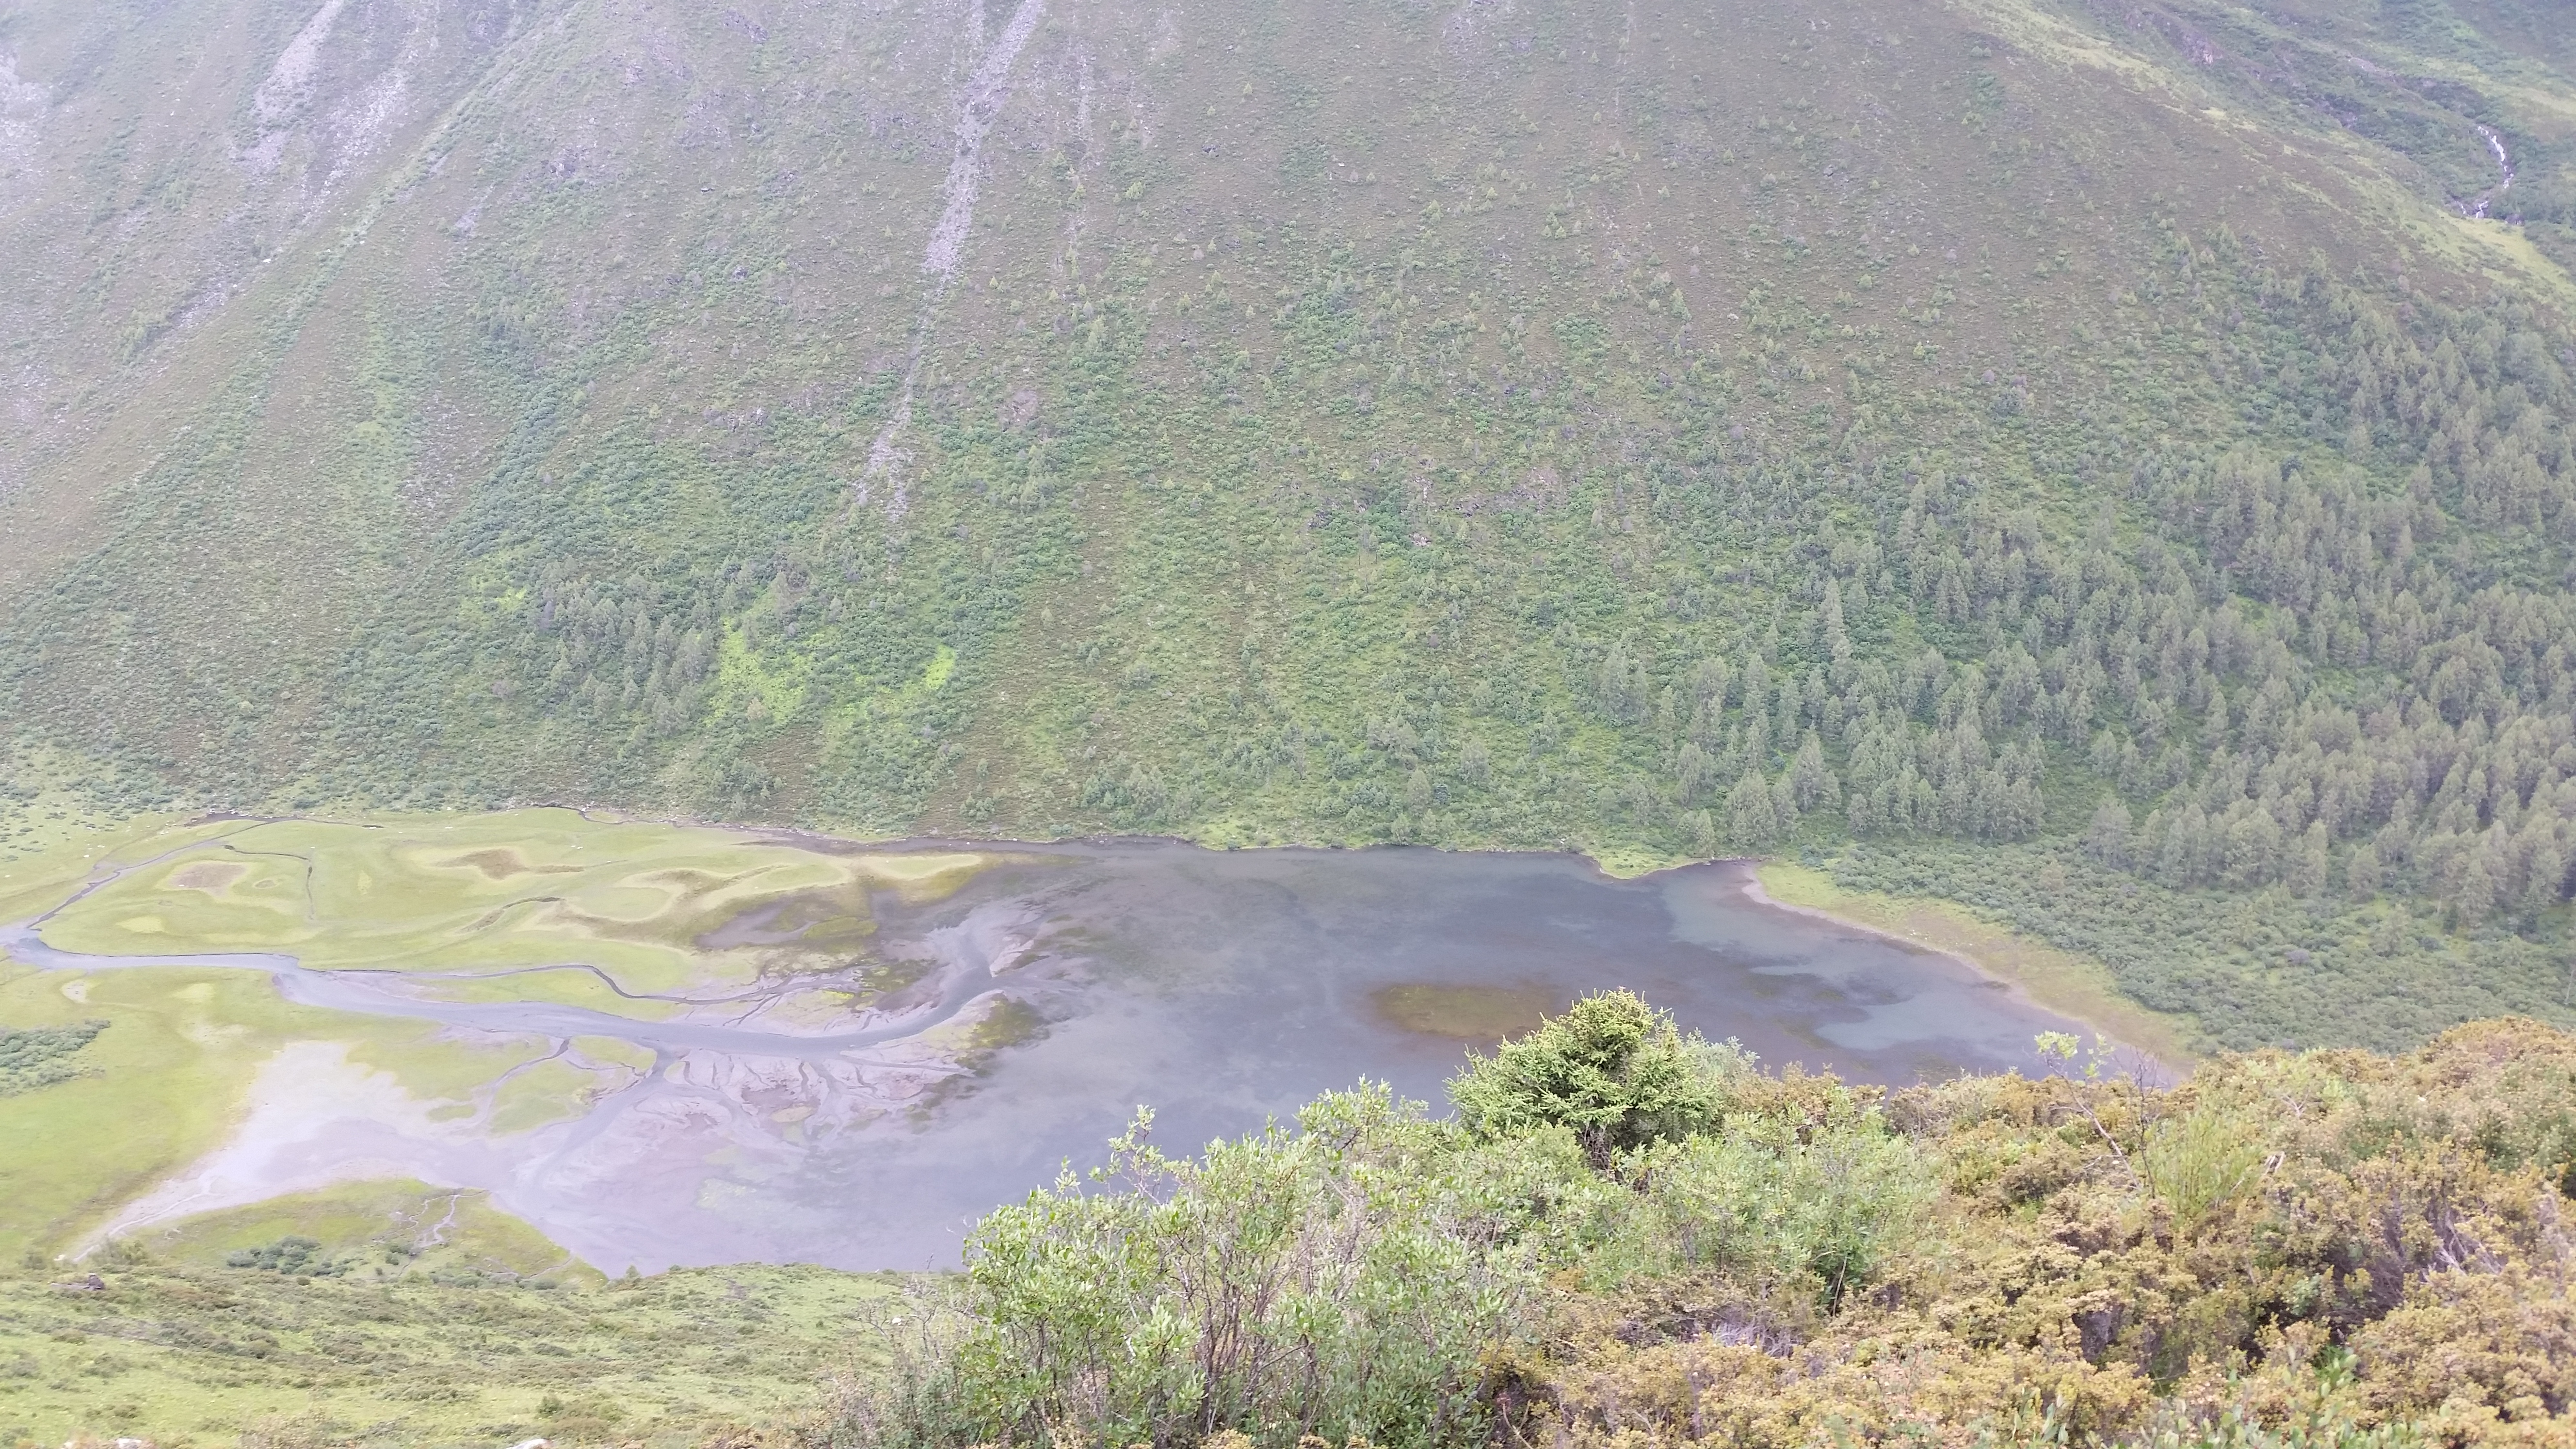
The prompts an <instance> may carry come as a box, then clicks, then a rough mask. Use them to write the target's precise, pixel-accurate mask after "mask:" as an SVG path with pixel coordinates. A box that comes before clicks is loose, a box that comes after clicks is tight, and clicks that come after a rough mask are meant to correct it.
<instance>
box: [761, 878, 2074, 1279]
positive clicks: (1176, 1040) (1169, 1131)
mask: <svg viewBox="0 0 2576 1449" xmlns="http://www.w3.org/2000/svg"><path fill="white" fill-rule="evenodd" d="M1045 850H1046V852H1047V857H1046V858H1047V863H1046V864H1043V865H1037V866H1006V867H1004V868H1002V869H999V870H995V871H991V872H988V873H987V874H986V875H985V876H983V877H982V878H981V879H979V880H978V882H977V883H976V884H975V885H974V886H973V887H970V889H969V890H968V891H967V892H966V893H965V894H964V895H963V896H961V897H959V898H957V899H953V900H950V901H948V902H945V903H943V904H942V905H940V906H939V907H937V908H935V909H933V910H931V911H928V912H925V913H923V916H922V917H921V918H920V919H919V920H917V921H914V922H910V923H905V924H907V925H909V926H910V927H911V929H913V930H916V931H923V933H924V934H927V933H928V932H927V930H925V928H929V929H932V930H935V929H936V927H935V926H933V925H932V923H933V922H934V921H938V922H957V921H973V920H975V919H977V918H978V916H979V914H980V915H981V916H982V917H983V918H984V919H986V920H991V919H992V918H993V916H994V914H995V913H996V912H997V911H1001V912H1023V911H1026V912H1032V913H1034V914H1035V916H1036V917H1037V918H1038V919H1040V920H1042V921H1043V922H1044V926H1043V928H1042V934H1040V936H1039V937H1038V940H1037V943H1036V950H1037V952H1038V954H1039V955H1040V956H1042V957H1053V958H1056V959H1060V960H1065V961H1071V962H1078V963H1080V969H1081V971H1082V972H1083V974H1084V975H1085V976H1086V977H1087V978H1088V979H1087V981H1086V982H1085V984H1084V985H1082V986H1081V987H1080V988H1078V989H1077V990H1076V991H1075V992H1074V993H1073V994H1072V999H1071V1002H1070V1004H1069V1008H1070V1009H1069V1014H1067V1015H1066V1016H1065V1017H1064V1018H1063V1019H1061V1020H1058V1021H1055V1022H1054V1023H1052V1024H1051V1025H1050V1027H1049V1028H1048V1031H1047V1034H1046V1036H1045V1037H1044V1038H1043V1039H1042V1040H1039V1041H1037V1042H1035V1043H1033V1044H1031V1045H1029V1046H1027V1047H1025V1048H1022V1049H1019V1050H1015V1051H1012V1052H1007V1053H1004V1054H1003V1055H1002V1056H1001V1057H1000V1058H999V1059H998V1060H997V1061H996V1062H995V1063H994V1065H993V1066H992V1067H991V1068H990V1069H988V1071H987V1072H986V1073H985V1074H984V1076H983V1077H982V1078H981V1079H980V1080H979V1081H978V1083H977V1085H976V1088H975V1090H974V1091H973V1092H972V1093H971V1094H970V1095H968V1096H966V1097H964V1098H962V1099H959V1100H956V1101H954V1102H952V1103H950V1104H948V1105H947V1106H946V1107H944V1108H943V1109H942V1110H941V1112H940V1114H939V1116H938V1120H937V1121H936V1123H935V1125H933V1126H931V1127H929V1128H927V1129H924V1130H917V1131H910V1132H903V1133H880V1134H874V1135H871V1136H870V1137H869V1138H867V1139H866V1140H861V1141H853V1142H851V1143H849V1144H848V1145H847V1146H846V1147H845V1148H843V1149H840V1150H835V1151H831V1152H825V1153H818V1154H816V1155H815V1157H814V1158H813V1159H812V1160H811V1161H809V1162H808V1164H807V1165H806V1166H805V1168H804V1170H803V1171H802V1172H801V1173H800V1174H798V1177H797V1180H796V1181H795V1182H794V1183H792V1184H790V1185H788V1190H787V1196H788V1197H789V1198H790V1199H791V1200H792V1201H793V1202H794V1203H796V1204H797V1205H798V1206H799V1207H800V1208H803V1209H805V1210H808V1211H812V1212H816V1213H829V1214H833V1215H835V1216H839V1217H841V1218H842V1219H843V1220H844V1221H846V1222H848V1223H849V1224H851V1226H852V1228H853V1229H854V1230H856V1231H860V1232H863V1233H864V1234H865V1235H866V1237H867V1240H868V1242H869V1243H870V1245H871V1247H870V1250H869V1253H868V1257H869V1259H870V1261H871V1262H872V1263H882V1264H883V1265H886V1266H916V1265H919V1264H921V1263H924V1262H948V1261H953V1258H954V1254H955V1253H956V1251H957V1245H958V1242H959V1238H958V1233H959V1232H960V1231H961V1230H962V1228H963V1227H964V1226H965V1224H966V1223H967V1222H969V1221H970V1220H971V1219H972V1217H973V1216H974V1215H975V1214H977V1213H979V1212H981V1211H983V1210H984V1209H986V1208H988V1207H990V1206H991V1205H992V1204H993V1203H995V1202H996V1201H998V1200H1002V1199H1005V1198H1010V1197H1015V1196H1017V1195H1019V1194H1020V1193H1023V1192H1025V1191H1026V1190H1027V1189H1028V1188H1030V1187H1032V1186H1036V1185H1038V1184H1039V1183H1041V1182H1044V1181H1046V1180H1048V1179H1050V1178H1052V1176H1053V1175H1054V1172H1055V1169H1056V1166H1057V1164H1058V1163H1059V1161H1061V1160H1063V1159H1066V1158H1068V1157H1069V1158H1071V1159H1072V1160H1073V1161H1074V1162H1075V1163H1076V1164H1077V1165H1078V1166H1079V1165H1086V1164H1089V1163H1091V1162H1094V1161H1097V1160H1098V1159H1099V1158H1100V1157H1101V1155H1102V1153H1101V1144H1102V1143H1103V1142H1105V1141H1106V1140H1107V1139H1108V1138H1109V1137H1111V1136H1113V1135H1115V1134H1116V1133H1117V1132H1118V1131H1119V1130H1120V1128H1121V1127H1122V1126H1123V1125H1124V1124H1125V1122H1126V1121H1127V1119H1128V1117H1129V1116H1130V1115H1131V1114H1132V1113H1133V1111H1134V1109H1135V1108H1136V1107H1137V1106H1139V1105H1150V1106H1151V1107H1153V1109H1154V1112H1155V1121H1154V1130H1153V1140H1155V1141H1156V1142H1157V1143H1159V1144H1160V1145H1161V1146H1162V1147H1163V1148H1164V1149H1165V1150H1166V1151H1171V1152H1176V1153H1177V1152H1183V1151H1187V1150H1192V1149H1195V1148H1196V1147H1197V1146H1199V1145H1201V1144H1203V1143H1204V1142H1206V1141H1207V1140H1208V1139H1210V1138H1212V1137H1217V1136H1221V1135H1231V1134H1237V1133H1241V1132H1244V1131H1247V1130H1252V1129H1254V1128H1257V1127H1258V1126H1260V1125H1261V1124H1262V1123H1263V1122H1264V1121H1265V1120H1267V1119H1268V1118H1270V1117H1272V1116H1280V1117H1285V1116H1287V1115H1289V1114H1291V1113H1293V1111H1294V1110H1295V1108H1296V1107H1297V1105H1298V1104H1299V1103H1301V1102H1303V1101H1305V1100H1306V1099H1308V1098H1310V1097H1312V1096H1314V1095H1315V1094H1317V1093H1319V1092H1323V1091H1327V1090H1330V1089H1333V1088H1337V1087H1345V1086H1349V1085H1350V1084H1352V1083H1354V1082H1356V1081H1358V1080H1359V1079H1361V1078H1363V1077H1365V1078H1368V1079H1370V1080H1373V1081H1380V1082H1385V1083H1388V1084H1389V1085H1390V1086H1392V1087H1393V1088H1394V1089H1395V1090H1396V1091H1397V1092H1398V1093H1400V1094H1402V1095H1404V1096H1408V1097H1413V1098H1416V1099H1419V1100H1423V1101H1426V1102H1429V1103H1431V1104H1433V1105H1434V1107H1435V1108H1438V1109H1440V1110H1443V1111H1445V1109H1446V1102H1445V1098H1444V1097H1443V1096H1442V1093H1441V1086H1442V1084H1443V1083H1444V1082H1445V1081H1446V1080H1447V1079H1448V1078H1449V1076H1450V1075H1451V1074H1453V1073H1454V1072H1456V1071H1457V1070H1458V1068H1459V1067H1460V1066H1461V1065H1462V1064H1463V1063H1464V1061H1465V1059H1466V1051H1467V1049H1468V1048H1467V1043H1466V1042H1465V1041H1464V1040H1462V1037H1472V1036H1474V1035H1476V1034H1477V1033H1476V1032H1474V1030H1473V1028H1474V1027H1476V1026H1479V1025H1485V1024H1489V1023H1492V1022H1494V1021H1496V1020H1497V1019H1499V1020H1501V1021H1503V1022H1505V1023H1507V1026H1506V1029H1519V1028H1520V1025H1521V1022H1522V1019H1523V1018H1525V1017H1527V1016H1528V1015H1531V1014H1534V1012H1535V1011H1536V1010H1550V1011H1552V1010H1556V1009H1559V1008H1561V1007H1562V1006H1564V1005H1565V1004H1566V1003H1567V1002H1570V1001H1572V1000H1573V999H1574V998H1575V997H1577V996H1580V995H1583V994H1585V993H1588V992H1593V991H1599V990H1605V989H1609V988H1612V987H1627V988H1629V989H1631V990H1634V991H1636V992H1638V993H1639V994H1640V995H1642V996H1644V997H1645V998H1646V999H1648V1000H1649V1001H1651V1002H1653V1003H1655V1004H1656V1005H1658V1006H1661V1007H1663V1008H1665V1009H1667V1010H1669V1011H1671V1012H1672V1013H1673V1014H1674V1016H1675V1017H1676V1018H1677V1020H1678V1021H1679V1022H1680V1023H1681V1025H1682V1026H1683V1027H1684V1028H1686V1029H1689V1030H1695V1031H1698V1032H1700V1033H1701V1034H1703V1035H1705V1036H1708V1037H1710V1038H1712V1039H1727V1038H1732V1039H1734V1040H1735V1041H1737V1042H1739V1043H1741V1044H1742V1045H1743V1046H1744V1047H1746V1048H1747V1049H1748V1050H1751V1051H1753V1052H1754V1053H1756V1054H1758V1055H1759V1056H1760V1057H1761V1058H1762V1060H1763V1062H1764V1063H1765V1064H1766V1065H1768V1066H1771V1067H1774V1068H1776V1067H1779V1066H1782V1065H1785V1064H1787V1063H1790V1062H1799V1063H1802V1064H1804V1065H1805V1066H1807V1067H1808V1068H1810V1069H1812V1070H1831V1071H1834V1072H1838V1073H1840V1074H1841V1075H1843V1076H1844V1077H1845V1078H1846V1079H1850V1080H1860V1081H1869V1082H1881V1083H1888V1084H1902V1083H1907V1082H1913V1081H1919V1080H1928V1079H1938V1078H1941V1077H1945V1076H1950V1075H1955V1074H1957V1073H1959V1072H1963V1071H2000V1070H2005V1069H2010V1068H2020V1069H2023V1070H2026V1071H2037V1070H2041V1069H2042V1065H2043V1064H2042V1063H2041V1062H2040V1061H2039V1060H2038V1059H2037V1057H2036V1056H2035V1054H2034V1052H2033V1048H2032V1037H2033V1036H2034V1035H2036V1034H2037V1033H2039V1032H2042V1031H2051V1030H2061V1031H2074V1030H2079V1029H2080V1028H2078V1027H2077V1026H2076V1025H2075V1024H2074V1023H2072V1022H2069V1021H2067V1020H2066V1019H2064V1018H2062V1017H2059V1016H2056V1015H2054V1014H2052V1013H2049V1012H2046V1011H2043V1010H2041V1009H2039V1008H2037V1007H2034V1006H2032V1005H2031V1004H2029V1003H2028V1002H2026V1001H2024V1000H2022V999H2020V998H2019V997H2018V996H2017V995H2015V994H2014V993H2012V992H2010V991H2008V990H2005V989H2003V988H2001V987H1999V986H1997V985H1995V984H1993V983H1991V982H1988V981H1986V980H1985V979H1984V978H1982V977H1980V976H1979V975H1977V974H1976V973H1975V972H1973V971H1971V970H1970V969H1969V968H1967V967H1966V966H1964V965H1962V964H1961V963H1959V962H1957V961H1955V960H1953V959H1951V958H1949V957H1946V956H1942V955H1938V954H1935V953H1931V952H1925V951H1920V950H1914V949H1911V948H1908V947H1906V946H1904V945H1902V944H1899V943H1896V942H1892V941H1889V940H1886V939H1884V938H1882V937H1878V936H1875V935H1871V934H1869V933H1866V932H1862V931H1858V930H1854V929H1849V928H1844V927H1840V926H1837V925H1835V924H1833V923H1831V922H1827V921H1822V920H1818V919H1816V918H1813V917H1810V916H1805V915H1802V914H1798V913H1794V912H1789V911H1785V910H1782V909H1780V908H1778V907H1775V906H1771V905H1769V904H1767V903H1762V902H1758V901H1755V900H1752V899H1749V898H1748V897H1747V895H1746V893H1745V887H1746V885H1747V883H1748V881H1749V879H1750V872H1749V871H1748V870H1746V869H1745V868H1744V867H1741V866H1735V865H1708V866H1695V867H1691V868H1688V869H1684V870H1678V871H1671V872H1665V873H1663V874H1659V875H1655V876H1651V877H1647V878H1644V879H1640V880H1628V881H1621V880H1614V879H1611V878H1609V877H1606V876H1604V875H1602V874H1601V873H1600V872H1599V871H1598V870H1596V869H1595V868H1594V867H1593V866H1592V865H1591V864H1590V863H1589V862H1587V861H1584V860H1581V859H1578V858H1573V857H1563V856H1538V855H1465V854H1444V853H1441V852H1438V851H1431V850H1413V849H1380V850H1368V851H1349V852H1344V851H1307V850H1272V851H1236V852H1213V851H1206V850H1200V849H1197V848H1194V847H1189V846H1181V845H1170V844H1134V845H1123V844H1121V845H1098V846H1082V847H1046V848H1045ZM895 914H897V915H898V916H899V914H900V913H895ZM1540 1003H1544V1006H1540V1005H1539V1004H1540ZM1444 1008H1445V1009H1444ZM1059 1009H1062V1008H1059ZM1444 1017H1445V1018H1448V1019H1446V1020H1444V1019H1442V1018H1444ZM1479 1018H1483V1020H1479ZM1409 1028H1410V1029H1409ZM1488 1040H1490V1038H1488Z"/></svg>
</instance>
